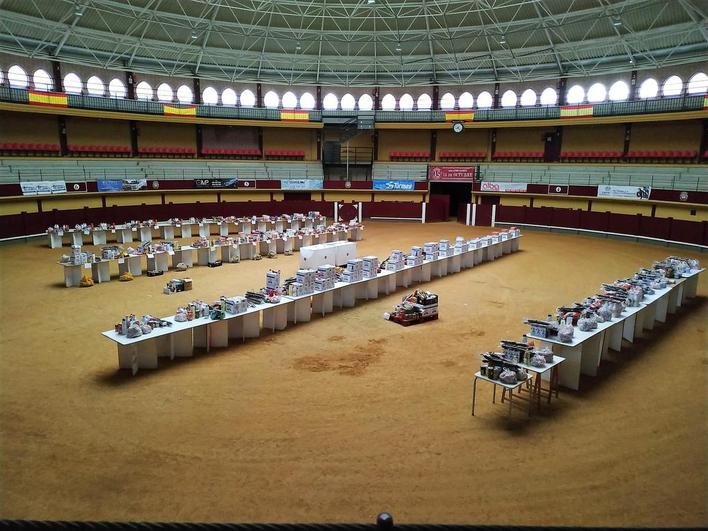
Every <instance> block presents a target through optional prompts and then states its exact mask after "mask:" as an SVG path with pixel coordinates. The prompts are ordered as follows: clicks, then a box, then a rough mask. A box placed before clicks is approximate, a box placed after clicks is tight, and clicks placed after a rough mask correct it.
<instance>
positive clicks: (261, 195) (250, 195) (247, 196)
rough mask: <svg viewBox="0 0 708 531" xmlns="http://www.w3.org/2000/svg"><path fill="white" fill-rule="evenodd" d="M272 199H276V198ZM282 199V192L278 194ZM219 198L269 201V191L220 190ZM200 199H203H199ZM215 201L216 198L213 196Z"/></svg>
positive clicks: (237, 200) (230, 200) (230, 201)
mask: <svg viewBox="0 0 708 531" xmlns="http://www.w3.org/2000/svg"><path fill="white" fill-rule="evenodd" d="M274 199H275V200H276V201H277V200H278V198H276V197H275V194H274ZM282 199H283V196H282V194H280V200H282ZM221 200H222V201H227V202H229V203H237V202H242V201H270V192H250V191H249V192H241V191H222V192H221ZM200 201H204V200H203V199H200ZM214 201H216V198H214Z"/></svg>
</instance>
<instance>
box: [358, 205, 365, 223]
mask: <svg viewBox="0 0 708 531" xmlns="http://www.w3.org/2000/svg"><path fill="white" fill-rule="evenodd" d="M358 210H359V223H361V220H362V214H363V212H364V210H363V209H362V207H361V202H359V206H358Z"/></svg>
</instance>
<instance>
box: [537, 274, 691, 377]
mask: <svg viewBox="0 0 708 531" xmlns="http://www.w3.org/2000/svg"><path fill="white" fill-rule="evenodd" d="M703 271H704V270H703V269H701V270H698V271H694V272H692V273H690V274H687V275H685V276H684V278H681V279H676V281H675V283H674V284H669V285H667V287H666V288H664V289H661V290H655V291H654V293H653V294H651V295H646V296H645V297H644V300H642V302H641V303H640V304H639V306H630V307H627V308H625V309H624V311H623V312H622V314H621V315H620V316H619V317H617V318H613V319H612V320H611V321H606V322H604V323H598V325H597V328H596V329H594V330H590V331H587V332H582V331H581V330H579V329H578V328H577V327H575V330H574V335H573V340H572V341H570V342H562V341H560V340H558V339H557V338H543V337H540V336H536V335H534V334H531V333H529V334H527V335H528V337H530V338H533V339H534V340H535V341H537V342H540V343H541V344H542V345H544V344H545V345H546V346H549V347H550V348H552V349H553V352H554V354H556V355H558V356H561V357H563V358H565V359H566V361H565V363H563V365H561V367H560V368H559V382H560V384H561V385H562V386H563V387H567V388H569V389H573V390H576V391H577V390H578V389H579V388H580V375H581V374H584V375H587V376H597V370H598V368H599V366H600V363H601V361H602V360H603V359H605V360H606V359H608V358H609V350H610V349H611V350H613V351H615V352H620V351H621V349H622V341H623V340H625V341H628V342H630V343H634V341H635V340H636V339H638V338H641V337H644V333H645V330H653V329H654V324H655V323H656V322H657V321H658V322H660V323H664V322H666V315H667V313H668V314H673V313H676V311H677V310H678V308H680V307H681V306H682V305H683V304H684V302H685V300H686V299H687V298H689V295H690V297H695V295H696V292H697V285H698V277H699V275H700V274H701V273H702V272H703ZM689 282H690V283H691V290H687V289H686V286H687V285H688V283H689ZM693 286H696V289H694V288H693Z"/></svg>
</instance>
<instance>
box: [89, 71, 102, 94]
mask: <svg viewBox="0 0 708 531" xmlns="http://www.w3.org/2000/svg"><path fill="white" fill-rule="evenodd" d="M86 91H87V92H88V93H89V94H90V95H91V96H103V95H104V94H105V93H106V86H105V85H104V84H103V81H101V78H100V77H98V76H91V77H90V78H88V81H86Z"/></svg>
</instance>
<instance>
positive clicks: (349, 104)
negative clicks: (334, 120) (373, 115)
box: [341, 94, 356, 111]
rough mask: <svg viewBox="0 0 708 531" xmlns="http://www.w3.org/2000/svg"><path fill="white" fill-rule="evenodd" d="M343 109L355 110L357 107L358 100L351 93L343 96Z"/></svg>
mask: <svg viewBox="0 0 708 531" xmlns="http://www.w3.org/2000/svg"><path fill="white" fill-rule="evenodd" d="M341 103H342V110H343V111H353V110H354V108H355V107H356V100H355V99H354V96H352V95H351V94H345V95H344V96H342V102H341Z"/></svg>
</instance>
